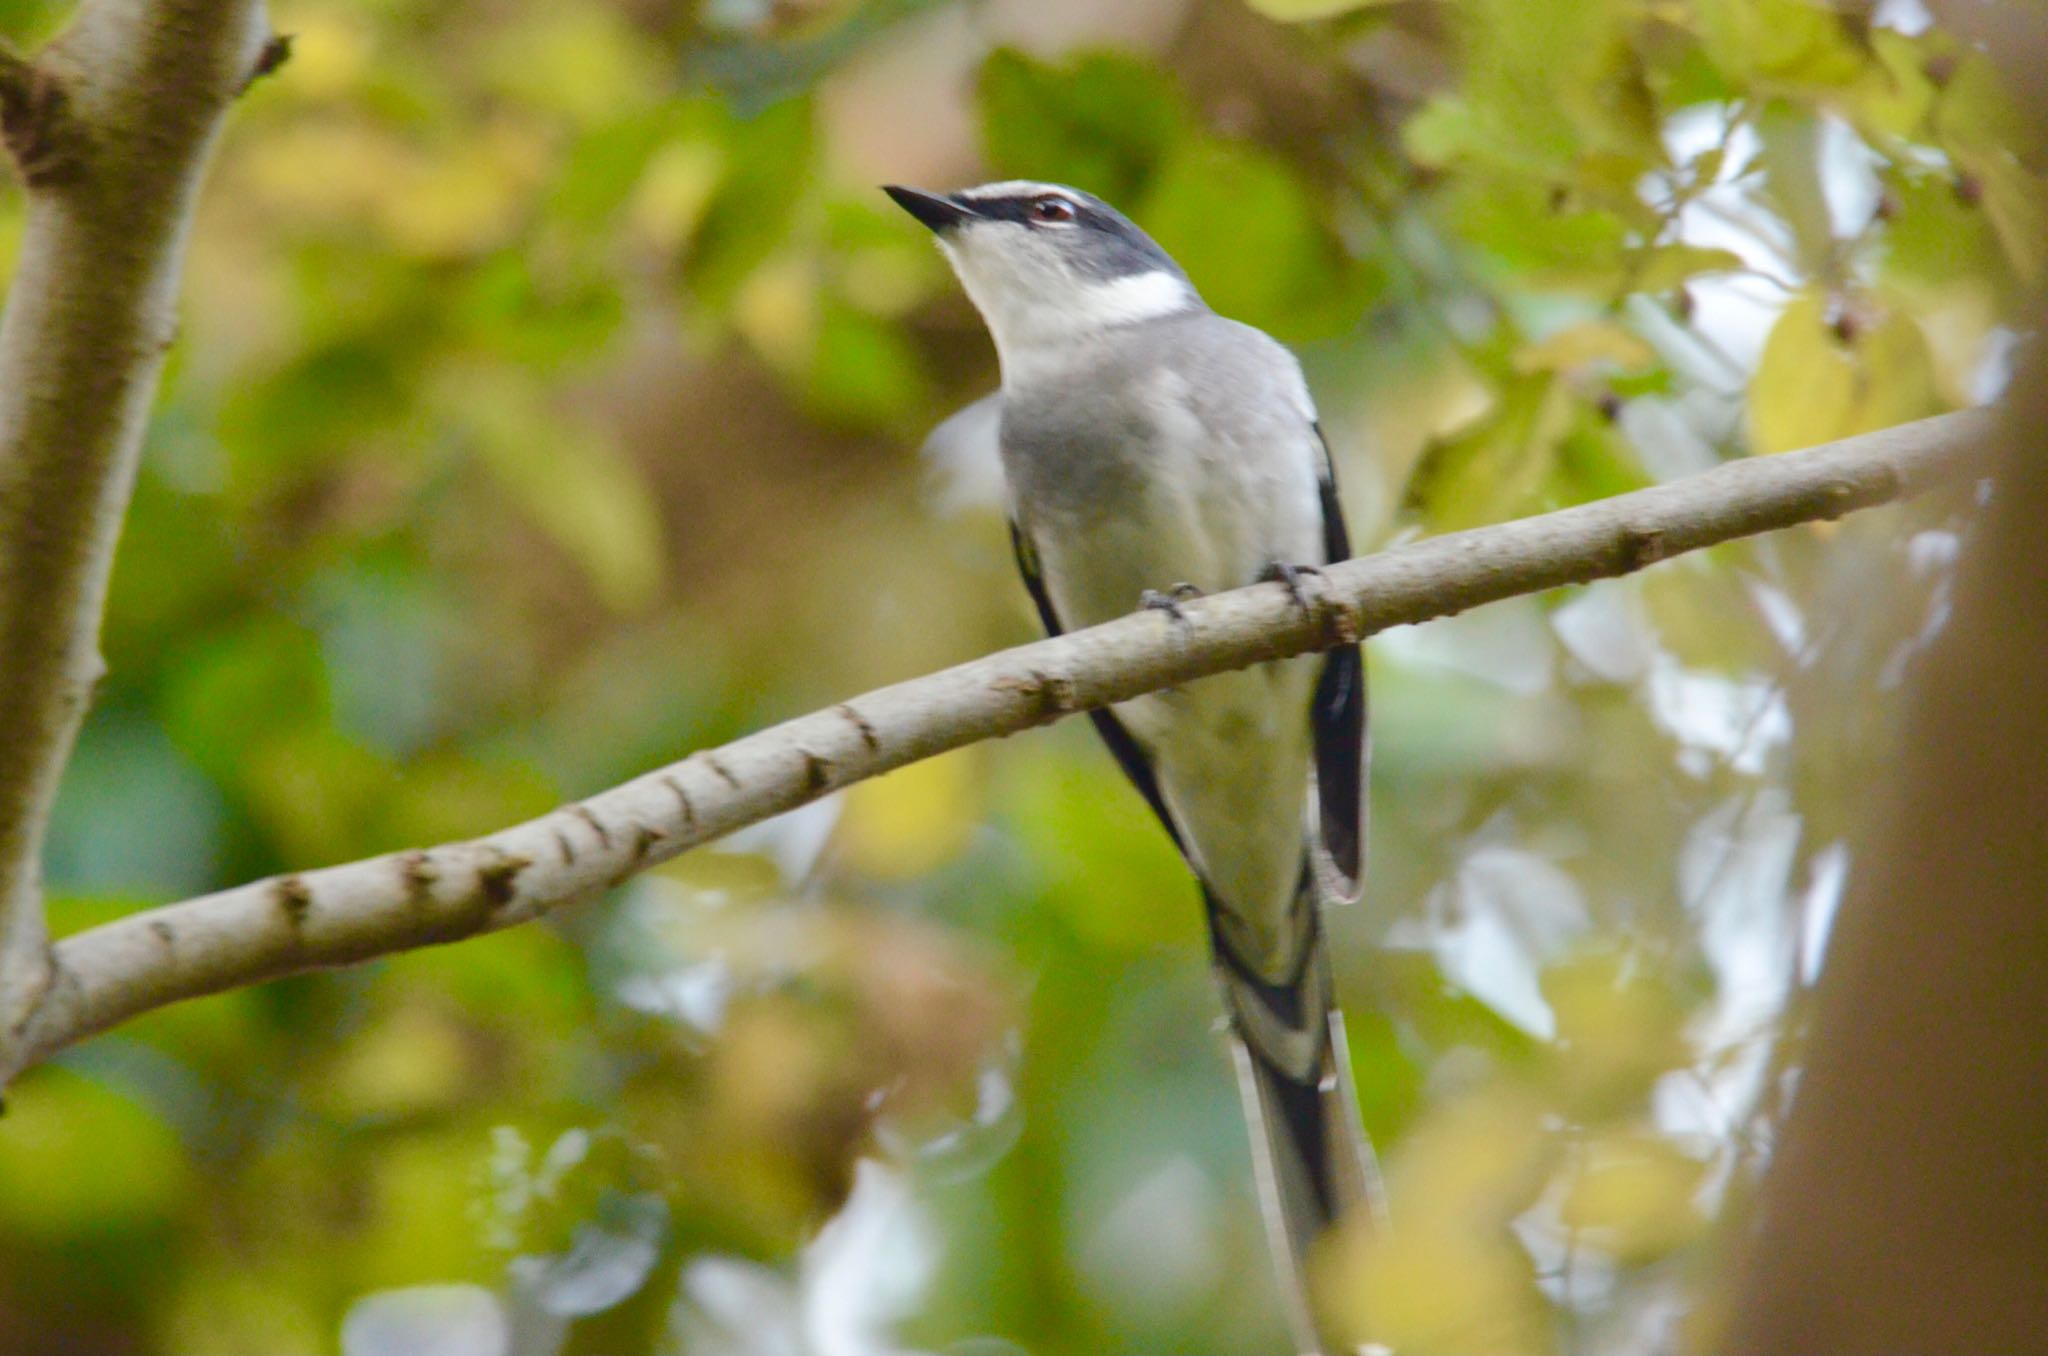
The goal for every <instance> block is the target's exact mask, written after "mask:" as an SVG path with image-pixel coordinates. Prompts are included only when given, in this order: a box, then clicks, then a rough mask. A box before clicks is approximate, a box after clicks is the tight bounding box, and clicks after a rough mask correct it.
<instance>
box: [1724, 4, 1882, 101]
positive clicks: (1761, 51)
mask: <svg viewBox="0 0 2048 1356" xmlns="http://www.w3.org/2000/svg"><path fill="white" fill-rule="evenodd" d="M1691 8H1692V14H1693V19H1694V25H1695V28H1696V31H1697V32H1698V33H1699V35H1700V39H1701V41H1702V42H1703V43H1704V44H1705V46H1706V49H1707V53H1708V55H1709V56H1710V57H1712V58H1713V61H1714V63H1715V64H1716V65H1717V66H1719V67H1720V68H1721V69H1722V70H1723V71H1724V72H1726V73H1727V75H1728V77H1729V79H1730V80H1731V81H1733V82H1734V83H1735V84H1736V85H1737V86H1738V87H1750V88H1755V87H1758V86H1761V87H1763V88H1765V89H1766V90H1783V91H1787V92H1791V91H1812V90H1834V89H1840V88H1842V87H1844V86H1847V85H1850V84H1853V83H1855V81H1856V80H1857V79H1858V78H1860V77H1861V76H1862V74H1863V71H1864V67H1865V58H1864V54H1863V53H1862V51H1861V50H1859V49H1858V47H1857V45H1856V43H1855V41H1854V40H1853V39H1852V38H1851V37H1850V35H1849V30H1848V29H1847V28H1846V27H1845V26H1844V25H1843V22H1842V18H1841V16H1840V15H1838V14H1837V13H1836V12H1835V10H1834V8H1833V7H1832V6H1830V5H1828V4H1825V3H1822V0H1693V4H1692V7H1691Z"/></svg>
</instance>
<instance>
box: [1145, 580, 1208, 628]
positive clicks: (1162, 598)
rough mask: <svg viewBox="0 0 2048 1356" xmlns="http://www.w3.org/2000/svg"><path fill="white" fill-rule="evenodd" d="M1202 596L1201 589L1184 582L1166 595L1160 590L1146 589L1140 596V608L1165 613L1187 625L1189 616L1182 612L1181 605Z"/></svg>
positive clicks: (1176, 585) (1167, 591)
mask: <svg viewBox="0 0 2048 1356" xmlns="http://www.w3.org/2000/svg"><path fill="white" fill-rule="evenodd" d="M1201 596H1202V591H1201V590H1200V589H1198V588H1196V587H1195V586H1194V585H1193V584H1190V583H1187V582H1185V581H1183V582H1181V583H1178V584H1175V585H1174V586H1173V587H1171V588H1169V589H1167V590H1166V591H1165V592H1164V593H1162V592H1160V591H1159V590H1158V589H1146V590H1145V591H1144V592H1143V593H1141V594H1139V595H1138V606H1139V607H1141V608H1143V609H1144V610H1145V611H1147V612H1164V613H1165V614H1166V615H1167V616H1169V617H1171V618H1173V619H1174V620H1175V621H1177V622H1181V623H1185V622H1186V621H1187V619H1188V615H1187V613H1185V612H1183V611H1181V610H1180V605H1181V604H1182V603H1185V602H1189V601H1192V600H1193V599H1196V598H1199V597H1201Z"/></svg>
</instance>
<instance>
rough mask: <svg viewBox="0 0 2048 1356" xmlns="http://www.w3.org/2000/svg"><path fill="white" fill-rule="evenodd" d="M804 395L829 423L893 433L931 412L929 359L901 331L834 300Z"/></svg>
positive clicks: (821, 322) (822, 322)
mask: <svg viewBox="0 0 2048 1356" xmlns="http://www.w3.org/2000/svg"><path fill="white" fill-rule="evenodd" d="M803 396H804V401H805V403H806V404H807V405H809V406H810V408H811V410H812V411H813V412H814V413H815V414H817V415H818V416H819V417H820V418H822V419H825V420H827V421H829V422H832V423H836V424H841V425H844V426H846V427H850V428H858V429H887V428H892V427H899V426H901V425H903V423H904V421H905V419H906V417H907V416H910V415H912V414H915V413H917V412H920V411H922V410H924V409H926V408H928V407H929V405H930V401H931V384H930V382H929V381H928V380H927V379H926V377H925V372H924V360H923V358H922V357H920V356H919V354H918V351H917V349H916V348H915V347H914V346H912V344H911V343H910V342H909V340H907V339H906V338H904V336H903V332H902V331H901V330H900V329H898V328H897V327H896V326H894V325H892V324H890V323H889V322H887V321H885V320H878V319H876V318H875V317H874V316H871V315H869V314H867V313H866V312H864V311H859V310H855V309H854V308H853V307H851V306H848V305H846V304H844V303H843V302H837V301H828V302H827V303H826V305H825V307H824V309H823V310H822V312H821V313H820V314H819V317H818V332H817V339H816V347H815V349H814V350H813V359H812V362H811V367H810V371H809V373H808V375H807V377H806V379H805V382H804V385H803Z"/></svg>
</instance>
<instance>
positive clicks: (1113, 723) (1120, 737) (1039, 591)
mask: <svg viewBox="0 0 2048 1356" xmlns="http://www.w3.org/2000/svg"><path fill="white" fill-rule="evenodd" d="M1010 549H1011V550H1012V551H1013V552H1015V553H1016V556H1017V573H1018V574H1020V575H1022V576H1023V577H1024V587H1025V588H1026V589H1027V590H1029V591H1030V594H1031V602H1032V604H1033V606H1035V607H1036V608H1037V609H1038V620H1039V622H1040V623H1041V624H1042V625H1043V626H1044V627H1045V633H1046V634H1047V635H1048V636H1057V635H1063V634H1065V632H1066V628H1065V627H1064V626H1061V625H1060V619H1059V614H1058V613H1056V612H1054V611H1053V610H1052V598H1051V596H1050V595H1049V594H1047V593H1046V591H1045V581H1044V580H1043V579H1041V578H1039V575H1038V562H1037V559H1036V557H1035V556H1034V555H1033V554H1032V551H1031V549H1030V544H1029V543H1028V542H1027V541H1026V540H1025V539H1024V531H1023V529H1022V528H1020V527H1018V526H1017V524H1016V521H1015V520H1014V519H1013V520H1012V521H1011V523H1010ZM1088 719H1090V720H1092V721H1094V722H1095V732H1096V733H1097V734H1099V735H1101V736H1102V742H1103V743H1105V744H1107V745H1109V751H1110V752H1111V753H1112V754H1114V755H1116V761H1117V765H1118V766H1119V767H1121V768H1123V770H1124V775H1125V776H1126V777H1129V778H1130V779H1131V784H1132V785H1133V786H1135V787H1137V788H1138V794H1139V795H1141V796H1143V797H1144V798H1145V803H1146V804H1147V805H1150V806H1151V807H1152V813H1153V814H1155V815H1158V816H1159V822H1160V823H1161V824H1164V825H1165V826H1166V832H1167V834H1168V835H1169V836H1171V837H1172V839H1173V845H1174V847H1176V848H1178V849H1179V850H1180V855H1181V856H1183V857H1185V856H1187V855H1188V850H1187V844H1185V843H1183V842H1182V841H1181V837H1180V830H1179V829H1177V828H1175V827H1174V823H1173V816H1172V815H1171V814H1169V813H1168V812H1167V809H1166V798H1165V797H1164V796H1162V795H1161V794H1160V792H1159V779H1158V778H1157V777H1155V776H1154V775H1153V774H1152V759H1151V758H1150V757H1149V756H1148V755H1147V754H1146V753H1145V750H1144V748H1143V747H1142V746H1141V745H1140V744H1139V743H1138V741H1137V739H1136V737H1135V736H1133V735H1132V734H1131V732H1130V731H1129V730H1126V729H1125V728H1124V725H1123V722H1122V721H1120V720H1118V719H1117V718H1116V713H1115V712H1113V711H1111V710H1110V709H1109V708H1108V707H1106V706H1098V707H1097V708H1095V709H1094V710H1093V711H1090V712H1089V713H1088Z"/></svg>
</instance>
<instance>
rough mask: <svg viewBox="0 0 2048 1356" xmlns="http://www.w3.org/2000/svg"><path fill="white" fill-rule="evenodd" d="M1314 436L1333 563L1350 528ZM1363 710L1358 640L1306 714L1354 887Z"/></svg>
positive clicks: (1328, 556)
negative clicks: (1318, 457)
mask: <svg viewBox="0 0 2048 1356" xmlns="http://www.w3.org/2000/svg"><path fill="white" fill-rule="evenodd" d="M1316 441H1317V442H1318V443H1320V444H1321V445H1322V449H1323V466H1322V476H1321V488H1322V498H1323V557H1324V563H1325V564H1330V565H1334V564H1336V563H1337V562H1338V561H1340V560H1349V559H1350V558H1351V534H1350V533H1349V532H1347V531H1346V530H1345V527H1344V508H1343V505H1342V504H1340V503H1339V502H1338V501H1337V472H1336V468H1335V467H1334V466H1333V465H1332V464H1331V461H1330V445H1329V443H1328V442H1327V441H1326V440H1325V439H1324V438H1323V430H1322V426H1321V425H1320V424H1318V425H1317V426H1316ZM1365 716H1366V697H1365V656H1364V654H1363V653H1362V652H1361V651H1360V649H1359V647H1358V646H1357V645H1346V646H1343V647H1341V648H1339V649H1335V650H1332V651H1330V652H1329V655H1328V657H1327V658H1325V659H1324V661H1323V673H1322V677H1321V678H1320V679H1319V680H1318V681H1317V683H1316V695H1315V701H1314V703H1313V704H1312V705H1311V707H1310V716H1309V718H1310V721H1311V723H1312V725H1313V727H1314V730H1315V743H1316V788H1317V792H1318V794H1319V796H1320V798H1321V801H1322V805H1321V810H1322V829H1323V850H1324V851H1325V852H1327V853H1328V854H1329V855H1330V861H1331V863H1332V864H1333V865H1334V866H1336V868H1337V870H1338V872H1339V873H1340V874H1341V875H1342V876H1343V877H1344V880H1345V882H1346V884H1347V886H1349V887H1351V888H1354V889H1355V888H1356V886H1357V882H1358V879H1359V875H1358V873H1359V869H1360V866H1361V864H1362V863H1361V859H1362V858H1363V856H1364V851H1365V809H1366V806H1365V768H1366V756H1367V750H1366V734H1365Z"/></svg>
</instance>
